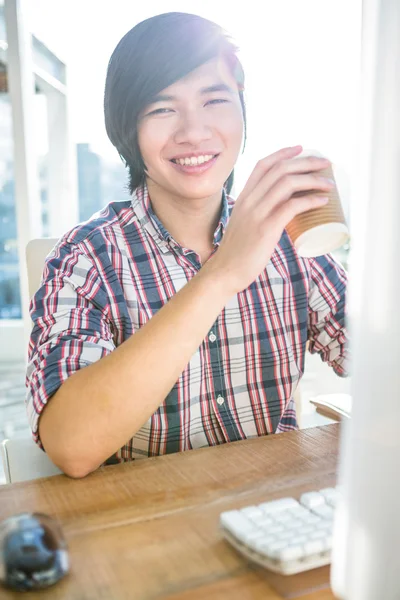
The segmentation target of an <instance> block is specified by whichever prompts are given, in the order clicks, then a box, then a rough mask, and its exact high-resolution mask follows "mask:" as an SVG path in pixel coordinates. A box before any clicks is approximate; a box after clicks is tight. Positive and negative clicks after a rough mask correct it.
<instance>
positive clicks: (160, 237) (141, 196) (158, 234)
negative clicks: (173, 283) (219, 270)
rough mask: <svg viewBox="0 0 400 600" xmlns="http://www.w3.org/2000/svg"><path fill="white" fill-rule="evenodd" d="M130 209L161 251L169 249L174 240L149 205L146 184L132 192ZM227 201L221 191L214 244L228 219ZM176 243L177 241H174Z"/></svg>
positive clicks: (220, 236) (217, 242)
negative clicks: (220, 204) (219, 212)
mask: <svg viewBox="0 0 400 600" xmlns="http://www.w3.org/2000/svg"><path fill="white" fill-rule="evenodd" d="M132 209H133V212H134V213H135V215H136V217H137V218H138V220H139V222H140V224H141V226H142V227H143V228H144V229H145V230H146V231H147V232H148V233H149V234H150V235H151V237H152V238H153V239H154V240H155V242H156V243H157V245H158V246H160V248H161V250H162V252H168V251H169V244H170V242H171V241H173V242H174V240H173V238H172V236H171V234H170V233H169V232H168V231H167V229H166V228H165V227H164V225H163V224H162V223H161V221H160V219H159V218H158V217H157V215H156V213H155V212H154V210H153V207H152V205H151V200H150V195H149V191H148V188H147V185H146V184H145V183H144V184H143V185H142V186H140V187H138V188H136V190H135V191H134V192H133V194H132ZM229 213H230V210H229V203H228V197H227V194H226V193H225V190H223V192H222V207H221V214H220V218H219V221H218V225H217V227H216V229H215V232H214V244H215V245H217V244H219V243H220V242H221V240H222V237H223V235H224V233H225V229H226V226H227V224H228V220H229ZM175 244H176V245H178V244H177V242H175Z"/></svg>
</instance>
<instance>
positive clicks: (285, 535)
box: [277, 529, 293, 540]
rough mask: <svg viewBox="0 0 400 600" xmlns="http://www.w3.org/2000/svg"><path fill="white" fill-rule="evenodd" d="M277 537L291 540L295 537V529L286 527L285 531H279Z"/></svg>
mask: <svg viewBox="0 0 400 600" xmlns="http://www.w3.org/2000/svg"><path fill="white" fill-rule="evenodd" d="M277 537H278V539H279V540H291V539H292V538H293V531H290V530H287V529H286V530H285V531H282V532H281V533H278V534H277Z"/></svg>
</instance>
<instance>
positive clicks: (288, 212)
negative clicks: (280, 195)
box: [269, 195, 329, 229]
mask: <svg viewBox="0 0 400 600" xmlns="http://www.w3.org/2000/svg"><path fill="white" fill-rule="evenodd" d="M328 202H329V198H328V197H327V196H314V195H310V196H302V197H301V198H290V200H288V201H287V202H284V203H283V204H281V205H280V206H278V207H277V208H276V209H275V210H274V211H273V213H272V214H271V215H270V217H269V219H272V218H274V219H276V220H277V222H278V224H279V227H281V228H282V229H284V228H285V227H286V225H287V224H288V223H290V221H291V220H292V219H294V217H296V216H297V215H300V214H301V213H304V212H306V211H308V210H314V209H316V208H320V207H321V206H324V205H325V204H328Z"/></svg>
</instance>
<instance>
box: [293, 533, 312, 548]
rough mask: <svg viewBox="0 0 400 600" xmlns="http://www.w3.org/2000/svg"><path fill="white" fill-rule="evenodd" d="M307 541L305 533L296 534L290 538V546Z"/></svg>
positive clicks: (299, 544) (300, 544)
mask: <svg viewBox="0 0 400 600" xmlns="http://www.w3.org/2000/svg"><path fill="white" fill-rule="evenodd" d="M307 542H308V537H306V536H305V535H296V536H295V537H293V538H292V539H291V540H290V546H302V545H304V544H306V543H307Z"/></svg>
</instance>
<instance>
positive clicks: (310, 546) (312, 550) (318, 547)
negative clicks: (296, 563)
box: [303, 540, 325, 556]
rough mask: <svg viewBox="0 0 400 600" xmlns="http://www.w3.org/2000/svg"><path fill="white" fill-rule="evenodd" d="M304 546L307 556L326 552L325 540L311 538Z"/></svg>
mask: <svg viewBox="0 0 400 600" xmlns="http://www.w3.org/2000/svg"><path fill="white" fill-rule="evenodd" d="M303 548H304V554H305V555H306V556H312V555H313V554H320V553H321V552H324V550H325V544H324V541H323V540H309V541H308V542H306V543H305V544H304V546H303Z"/></svg>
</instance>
